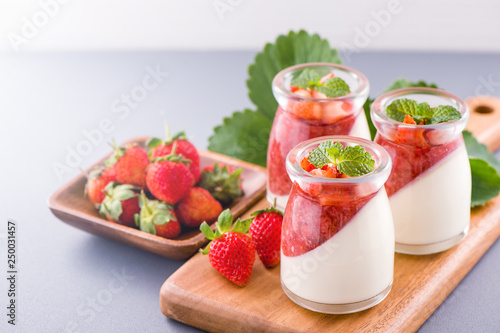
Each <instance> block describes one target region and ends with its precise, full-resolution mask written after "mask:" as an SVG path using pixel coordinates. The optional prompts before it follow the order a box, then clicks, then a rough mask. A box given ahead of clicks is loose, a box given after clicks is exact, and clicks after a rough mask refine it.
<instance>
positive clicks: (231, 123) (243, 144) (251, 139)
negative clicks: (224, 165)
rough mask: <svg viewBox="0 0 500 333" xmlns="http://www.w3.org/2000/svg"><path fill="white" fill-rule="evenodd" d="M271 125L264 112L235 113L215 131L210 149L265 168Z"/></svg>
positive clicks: (246, 111) (210, 142)
mask: <svg viewBox="0 0 500 333" xmlns="http://www.w3.org/2000/svg"><path fill="white" fill-rule="evenodd" d="M271 125H272V121H271V120H270V119H269V118H267V117H266V116H264V114H263V113H262V112H259V111H251V110H248V109H246V110H245V111H244V112H235V113H233V115H232V117H230V118H224V123H223V124H222V125H220V126H217V127H216V128H215V129H214V134H213V135H212V136H211V137H210V139H209V145H208V149H209V150H211V151H214V152H218V153H221V154H225V155H228V156H232V157H234V158H237V159H240V160H244V161H248V162H252V163H254V164H258V165H262V166H265V165H266V160H267V144H268V141H269V133H270V131H271Z"/></svg>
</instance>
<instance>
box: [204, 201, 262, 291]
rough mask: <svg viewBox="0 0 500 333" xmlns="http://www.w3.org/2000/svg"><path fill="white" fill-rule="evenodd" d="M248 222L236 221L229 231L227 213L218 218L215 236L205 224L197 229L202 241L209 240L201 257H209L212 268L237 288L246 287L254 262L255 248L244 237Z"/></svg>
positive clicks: (229, 221) (228, 215)
mask: <svg viewBox="0 0 500 333" xmlns="http://www.w3.org/2000/svg"><path fill="white" fill-rule="evenodd" d="M250 222H251V219H246V220H243V221H241V220H239V219H238V220H237V221H236V223H235V224H234V226H233V227H232V228H231V224H232V223H233V215H232V214H231V213H230V212H229V209H226V210H225V211H223V212H222V213H221V214H220V215H219V219H218V221H217V223H216V232H215V233H214V232H213V231H212V229H210V226H209V225H208V224H207V223H206V222H203V223H202V224H201V226H200V230H201V231H202V232H203V234H204V235H205V237H206V238H208V239H210V240H211V242H210V243H209V244H208V245H207V247H206V248H205V250H200V251H201V253H203V254H208V259H209V261H210V264H211V265H212V267H214V268H215V269H216V270H217V271H218V272H219V273H221V274H222V275H223V276H225V277H226V278H227V279H228V280H229V281H231V282H233V283H234V284H236V285H238V286H240V287H244V286H246V285H247V283H248V281H249V280H250V277H251V276H252V268H253V264H254V262H255V246H254V245H253V243H252V240H251V239H250V237H249V236H248V235H247V234H246V233H247V232H248V227H249V224H250Z"/></svg>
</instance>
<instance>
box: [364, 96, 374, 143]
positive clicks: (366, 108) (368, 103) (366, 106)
mask: <svg viewBox="0 0 500 333" xmlns="http://www.w3.org/2000/svg"><path fill="white" fill-rule="evenodd" d="M373 101H374V99H371V98H369V97H368V98H367V99H366V102H365V104H363V111H364V112H365V117H366V121H367V122H368V129H369V130H370V137H371V139H372V141H373V140H374V139H375V135H376V134H377V129H376V128H375V125H374V124H373V121H372V115H371V113H370V108H371V107H372V104H373Z"/></svg>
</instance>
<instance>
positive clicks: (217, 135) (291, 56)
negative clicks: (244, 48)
mask: <svg viewBox="0 0 500 333" xmlns="http://www.w3.org/2000/svg"><path fill="white" fill-rule="evenodd" d="M306 62H329V63H336V64H340V63H341V60H340V58H339V57H338V53H337V51H336V50H335V49H332V48H330V45H329V43H328V41H326V40H325V39H321V38H320V37H319V36H318V35H316V34H314V35H309V34H308V33H307V32H305V31H303V30H302V31H299V32H298V33H295V32H293V31H292V32H290V33H289V34H288V35H287V36H285V35H281V36H279V37H278V38H277V39H276V42H275V43H274V44H266V46H265V47H264V50H263V51H262V52H260V53H258V54H257V55H256V56H255V61H254V63H253V64H251V65H250V67H249V68H248V72H249V75H250V77H249V79H248V81H247V86H248V89H249V96H250V99H251V100H252V102H253V103H254V104H255V105H256V106H257V110H256V111H252V110H245V111H244V112H243V113H242V112H235V113H234V114H233V115H232V116H231V117H229V118H225V119H224V123H223V124H222V125H220V126H217V127H216V128H215V129H214V133H213V135H212V136H211V137H210V139H209V146H208V149H209V150H212V151H215V152H219V153H222V154H225V155H229V156H232V157H236V158H239V159H242V160H245V161H248V162H251V163H255V164H259V165H262V166H265V165H266V156H267V144H268V139H269V133H270V131H271V126H272V122H273V119H274V114H275V112H276V109H277V107H278V103H277V102H276V100H275V99H274V96H273V92H272V88H271V83H272V80H273V78H274V76H275V75H276V74H277V73H278V72H280V71H281V70H283V69H285V68H287V67H290V66H293V65H298V64H302V63H306Z"/></svg>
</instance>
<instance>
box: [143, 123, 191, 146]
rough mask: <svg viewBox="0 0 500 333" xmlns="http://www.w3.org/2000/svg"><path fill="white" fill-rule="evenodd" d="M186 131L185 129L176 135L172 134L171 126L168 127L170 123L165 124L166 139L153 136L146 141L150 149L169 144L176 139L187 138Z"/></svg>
mask: <svg viewBox="0 0 500 333" xmlns="http://www.w3.org/2000/svg"><path fill="white" fill-rule="evenodd" d="M186 139H187V138H186V133H185V132H184V131H181V132H179V133H177V134H175V135H174V136H170V128H169V127H168V124H165V140H162V139H159V138H155V137H153V138H151V139H149V140H148V141H147V142H146V146H147V147H148V148H149V149H153V148H156V147H158V146H160V145H165V146H166V145H169V144H171V143H172V142H174V141H176V140H186Z"/></svg>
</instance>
